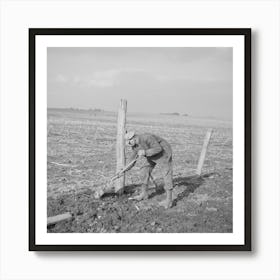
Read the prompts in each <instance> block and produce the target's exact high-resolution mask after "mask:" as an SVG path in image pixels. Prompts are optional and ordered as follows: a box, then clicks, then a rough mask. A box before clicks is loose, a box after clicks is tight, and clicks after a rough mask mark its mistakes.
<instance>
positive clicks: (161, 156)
mask: <svg viewBox="0 0 280 280" xmlns="http://www.w3.org/2000/svg"><path fill="white" fill-rule="evenodd" d="M136 136H138V137H139V144H136V145H135V146H134V147H132V155H131V157H130V159H129V161H128V162H131V161H132V160H133V159H135V157H136V155H137V152H138V151H139V150H145V154H146V157H147V159H148V160H149V161H153V162H154V163H164V162H170V161H171V159H172V150H171V146H170V144H169V143H168V142H167V141H166V140H164V139H163V138H161V137H159V136H156V135H153V134H148V133H145V134H140V135H136Z"/></svg>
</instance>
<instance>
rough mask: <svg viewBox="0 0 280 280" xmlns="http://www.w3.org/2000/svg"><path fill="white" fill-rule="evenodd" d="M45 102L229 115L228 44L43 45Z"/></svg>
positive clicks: (201, 115) (58, 104)
mask: <svg viewBox="0 0 280 280" xmlns="http://www.w3.org/2000/svg"><path fill="white" fill-rule="evenodd" d="M47 59H48V107H52V108H53V107H55V108H58V107H74V108H86V109H87V108H93V109H94V108H100V109H104V110H110V111H117V108H118V104H119V100H120V99H121V98H125V99H127V101H128V111H129V112H144V113H173V112H178V113H182V114H185V113H187V114H189V115H192V116H199V117H213V118H219V119H227V120H231V119H232V48H48V58H47Z"/></svg>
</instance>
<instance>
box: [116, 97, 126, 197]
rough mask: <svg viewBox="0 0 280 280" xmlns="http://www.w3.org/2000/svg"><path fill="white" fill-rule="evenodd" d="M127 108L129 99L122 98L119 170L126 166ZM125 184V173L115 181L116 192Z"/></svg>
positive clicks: (119, 116) (118, 139)
mask: <svg viewBox="0 0 280 280" xmlns="http://www.w3.org/2000/svg"><path fill="white" fill-rule="evenodd" d="M126 110H127V101H126V100H125V99H121V101H120V107H119V111H118V126H117V147H116V153H117V169H116V171H117V172H119V171H120V170H121V169H122V168H123V167H124V166H125V140H124V135H125V123H126ZM124 186H125V175H124V174H123V175H122V176H121V177H120V178H119V179H117V180H116V181H115V192H118V191H120V190H122V189H123V188H124Z"/></svg>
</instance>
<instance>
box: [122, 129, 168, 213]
mask: <svg viewBox="0 0 280 280" xmlns="http://www.w3.org/2000/svg"><path fill="white" fill-rule="evenodd" d="M125 140H126V144H127V145H129V146H131V147H132V155H131V157H130V158H129V161H128V162H132V161H133V160H134V159H135V158H136V157H137V156H138V157H145V159H146V161H145V164H144V165H143V166H142V167H141V177H142V178H141V179H142V189H141V193H140V194H139V195H138V196H136V197H134V199H136V200H138V201H140V200H144V199H148V183H149V179H150V175H151V173H152V170H153V169H154V167H155V166H156V165H157V164H159V165H160V168H161V172H162V175H163V179H164V189H165V191H166V199H165V200H164V201H162V202H161V203H160V205H161V206H163V207H164V208H165V209H168V208H170V207H171V206H172V189H173V180H172V173H173V172H172V150H171V146H170V144H169V143H168V142H167V141H166V140H164V139H162V138H161V137H158V136H156V135H153V134H148V133H147V134H139V135H138V134H135V132H133V131H130V132H127V133H126V135H125ZM133 166H134V165H132V166H131V167H130V168H132V167H133Z"/></svg>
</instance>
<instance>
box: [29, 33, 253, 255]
mask: <svg viewBox="0 0 280 280" xmlns="http://www.w3.org/2000/svg"><path fill="white" fill-rule="evenodd" d="M208 31H209V34H208V36H207V30H204V32H205V34H203V32H201V31H200V33H198V34H196V36H191V35H194V34H195V32H196V31H195V30H193V31H190V30H189V31H188V30H187V29H186V30H181V33H180V32H179V33H176V31H174V34H172V32H171V31H167V34H164V32H163V31H160V30H158V31H157V30H154V34H149V36H140V35H137V32H136V33H135V34H133V31H130V32H131V34H129V35H126V34H125V32H122V30H121V29H120V30H119V34H117V33H116V31H115V33H114V32H113V34H110V31H109V30H107V33H106V30H105V31H104V32H105V33H104V34H103V36H99V35H100V33H98V32H97V33H96V34H95V33H94V30H92V33H93V34H92V35H90V30H88V32H89V34H86V35H84V36H83V33H82V32H81V34H71V30H70V31H69V30H68V31H67V33H66V34H65V35H67V36H64V35H63V34H61V33H63V29H62V30H60V31H59V33H58V34H56V35H55V36H50V35H52V32H53V33H55V32H56V31H55V30H51V29H49V34H48V32H47V34H45V33H44V32H43V33H42V34H40V29H38V30H36V29H34V30H31V31H30V32H31V33H30V34H31V35H30V38H31V39H30V40H31V49H30V56H31V62H32V63H34V64H32V63H31V69H30V75H31V77H33V78H34V87H32V86H31V93H30V94H31V97H30V98H31V99H32V98H34V100H36V102H35V101H34V106H35V110H34V112H33V113H34V114H35V115H36V125H35V124H34V131H33V132H35V131H36V132H35V133H34V141H35V142H36V153H34V154H36V161H35V156H34V166H36V181H35V178H34V184H33V185H32V184H31V187H30V196H31V201H33V202H34V204H32V205H31V206H30V207H31V209H30V211H31V214H30V215H31V218H34V220H33V221H34V224H33V223H32V224H31V227H30V228H31V233H30V234H31V240H32V239H33V238H35V235H36V243H35V242H34V243H33V246H34V248H33V249H36V246H37V245H38V246H39V247H40V245H45V246H54V247H55V246H56V247H57V250H59V246H64V248H66V249H67V246H70V245H74V246H75V245H76V246H80V247H79V248H80V249H82V250H83V249H85V247H86V246H88V247H87V249H93V250H94V249H96V248H97V247H96V248H93V247H90V246H101V247H102V246H103V247H104V246H111V248H113V246H114V245H118V246H120V247H121V246H123V249H124V250H125V246H138V249H140V250H141V248H140V247H141V246H142V249H143V248H144V247H145V246H147V247H145V248H146V249H147V248H148V247H149V246H150V249H152V247H153V246H154V248H153V249H156V246H163V247H162V248H165V249H167V247H168V246H171V247H172V245H173V249H174V250H176V248H175V247H176V246H177V247H178V245H182V246H183V247H182V249H183V248H184V249H185V250H188V249H189V250H191V249H193V250H196V249H198V246H201V247H200V249H201V248H204V249H205V250H207V246H209V247H208V250H210V249H211V245H212V246H216V248H215V249H216V250H219V246H220V249H221V250H226V249H227V248H228V249H229V250H249V249H250V245H249V243H250V242H249V241H250V238H249V231H250V224H249V223H250V213H249V208H248V207H249V206H248V205H247V206H248V207H247V210H246V203H244V201H247V203H248V204H249V203H250V197H249V190H250V158H249V157H248V155H249V153H250V151H249V150H250V146H247V147H245V138H246V137H247V142H246V143H247V144H248V145H250V142H249V139H250V117H248V116H247V122H246V120H245V117H246V116H245V115H246V110H249V108H250V104H249V103H248V101H249V100H250V91H249V87H248V85H249V83H250V74H249V73H250V70H249V69H250V68H249V64H248V61H249V55H250V51H249V49H247V53H246V52H245V50H246V48H245V37H246V38H247V40H248V37H249V34H250V32H249V31H248V30H242V29H240V30H239V29H237V30H231V31H230V30H229V31H228V34H227V33H226V31H225V30H224V31H223V30H220V33H221V34H220V35H219V31H218V30H215V29H213V30H212V33H213V34H211V29H210V30H208ZM32 32H33V33H32ZM73 32H74V33H75V31H73ZM111 32H112V31H111ZM146 32H148V31H146ZM157 33H158V34H157ZM60 34H61V35H60ZM46 35H48V36H46ZM142 35H145V30H144V31H143V34H142ZM157 35H161V36H157ZM118 36H119V38H117V37H118ZM35 37H36V43H34V41H32V40H34V38H35ZM32 42H33V43H34V45H32ZM32 47H34V49H33V48H32ZM247 48H248V42H247ZM34 50H36V52H35V51H34ZM32 59H34V60H32ZM246 59H247V65H246V63H244V61H246ZM32 65H34V68H33V69H32ZM245 66H246V67H247V69H245ZM246 71H247V72H246ZM33 72H34V73H33ZM35 73H36V76H35ZM33 74H34V76H33ZM31 84H32V83H31ZM33 94H34V95H33ZM35 96H36V99H35ZM246 102H247V103H246ZM245 103H246V104H245ZM248 114H249V113H248ZM34 117H35V116H34ZM245 125H247V130H245ZM31 127H32V124H31ZM35 128H36V130H35ZM31 133H32V132H31ZM245 133H247V134H246V135H245ZM246 149H247V150H246ZM244 154H246V155H247V159H245V157H244ZM246 160H247V162H245V161H246ZM246 168H247V169H246ZM246 170H247V172H246ZM34 175H35V174H34ZM35 190H36V191H35ZM246 190H247V193H246ZM245 210H246V211H247V212H246V211H245ZM35 213H36V215H35ZM35 216H36V218H35ZM246 230H247V234H246ZM144 233H145V234H144ZM81 234H82V235H81ZM33 241H34V240H33ZM33 241H32V242H33ZM83 246H84V247H83ZM164 246H165V247H164ZM188 246H189V247H188ZM192 246H193V247H192ZM227 246H228V247H227ZM230 246H232V247H230ZM234 246H235V247H234ZM120 247H119V249H120ZM212 248H214V247H212ZM68 249H71V248H70V247H69V248H68ZM72 249H73V246H72ZM148 249H149V248H148ZM177 249H178V248H177ZM52 250H56V249H55V248H52ZM113 250H114V248H113Z"/></svg>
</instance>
